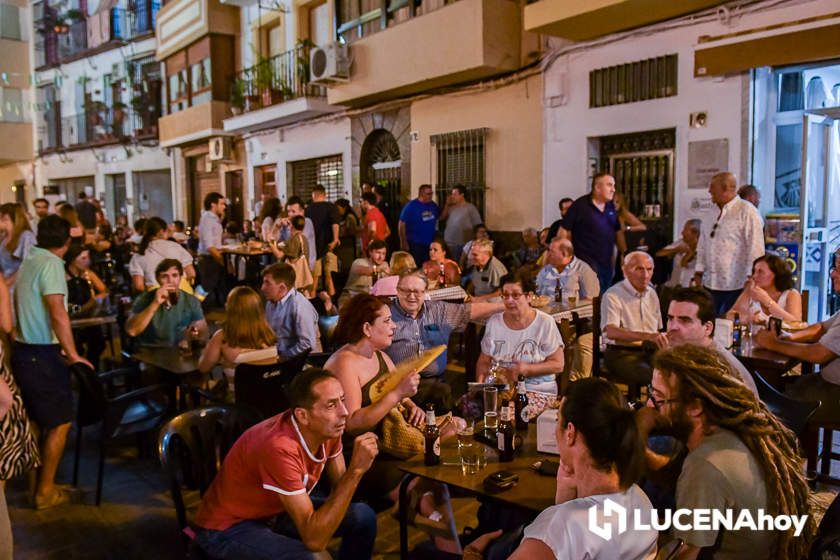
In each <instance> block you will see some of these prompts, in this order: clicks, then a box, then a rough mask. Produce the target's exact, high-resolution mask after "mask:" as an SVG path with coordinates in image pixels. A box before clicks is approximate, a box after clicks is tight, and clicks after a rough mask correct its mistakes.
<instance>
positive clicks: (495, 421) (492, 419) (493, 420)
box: [483, 387, 499, 431]
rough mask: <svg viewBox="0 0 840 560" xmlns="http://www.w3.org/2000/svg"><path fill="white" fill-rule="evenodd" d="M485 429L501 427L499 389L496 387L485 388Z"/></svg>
mask: <svg viewBox="0 0 840 560" xmlns="http://www.w3.org/2000/svg"><path fill="white" fill-rule="evenodd" d="M483 396H484V429H485V430H493V431H495V430H496V428H498V427H499V413H498V412H497V411H498V407H499V389H498V388H496V387H485V388H484V395H483Z"/></svg>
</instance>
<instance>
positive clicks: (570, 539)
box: [464, 378, 658, 560]
mask: <svg viewBox="0 0 840 560" xmlns="http://www.w3.org/2000/svg"><path fill="white" fill-rule="evenodd" d="M554 435H555V437H556V439H557V448H558V450H559V453H560V469H559V471H558V473H557V491H556V494H555V498H554V501H555V504H556V505H553V506H551V507H549V508H548V509H546V510H544V511H543V512H542V513H541V514H540V515H539V516H538V517H537V518H536V519H535V520H534V521H533V522H532V523H531V524H530V525H528V526H527V527H525V531H524V533H523V537H522V541H521V542H520V543H519V546H518V548H516V550H515V551H514V552H513V554H512V555H510V556H509V558H510V559H511V560H554V559H558V560H559V559H563V560H566V559H575V560H579V559H583V558H621V559H623V560H635V559H639V560H641V559H646V558H653V557H654V555H655V554H656V540H657V537H658V532H657V531H655V530H653V529H633V530H630V531H625V532H623V533H619V534H616V533H613V535H612V538H611V539H609V540H605V539H603V538H601V537H598V536H596V535H595V534H594V533H592V531H591V530H590V529H589V524H588V521H587V520H588V519H589V515H588V511H589V509H590V508H591V507H598V510H599V512H603V508H604V504H605V502H606V500H608V499H609V500H611V501H613V502H615V503H617V504H618V505H619V506H622V507H624V508H625V509H626V510H627V511H634V510H639V515H641V517H640V519H649V518H650V515H651V513H652V511H653V506H652V505H651V503H650V500H649V499H648V497H647V496H646V495H645V493H644V492H643V491H642V489H641V488H639V486H637V485H636V482H637V481H638V480H639V479H640V478H641V476H642V474H643V468H644V454H645V451H644V446H643V445H642V440H641V438H640V437H639V433H638V430H637V428H636V423H635V420H634V417H633V412H632V411H631V410H630V409H629V408H628V407H627V404H626V403H625V401H624V398H623V397H622V396H621V394H620V392H619V391H618V389H617V388H616V387H615V385H613V384H612V383H610V382H609V381H606V380H605V379H599V378H588V379H581V380H579V381H575V382H573V383H571V384H570V385H569V389H568V392H567V393H566V396H565V397H564V398H563V400H562V401H561V403H560V410H559V411H558V415H557V427H556V428H555V431H554ZM499 535H500V533H499V532H496V533H488V534H486V535H484V536H482V537H479V538H478V539H476V540H475V541H474V542H473V543H472V544H470V545H468V546H467V547H466V548H465V550H464V560H476V559H478V558H484V557H485V554H484V550H485V548H487V547H488V543H490V541H491V540H492V539H493V538H494V537H497V536H499ZM499 545H502V542H500V543H499V544H498V545H497V546H499ZM489 546H490V550H488V554H487V556H490V555H491V554H492V555H493V556H494V557H508V556H507V552H506V551H501V550H493V546H494V545H493V544H490V545H489ZM491 550H492V552H491Z"/></svg>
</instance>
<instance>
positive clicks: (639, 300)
mask: <svg viewBox="0 0 840 560" xmlns="http://www.w3.org/2000/svg"><path fill="white" fill-rule="evenodd" d="M621 270H622V271H623V272H624V280H622V281H621V282H619V283H618V284H616V285H614V286H613V287H611V288H610V289H609V290H607V291H606V292H604V297H603V298H602V299H601V334H602V336H603V337H604V341H605V342H606V343H607V349H606V351H605V352H604V365H605V366H606V369H607V372H606V377H608V378H610V379H612V380H614V381H618V382H619V383H626V384H627V385H628V387H629V388H630V392H629V393H630V394H629V396H630V398H638V397H639V389H640V387H641V385H647V384H648V383H650V380H651V375H652V373H653V371H652V369H651V365H650V364H651V358H652V355H653V352H655V351H656V350H657V349H658V348H665V347H666V346H668V337H667V336H666V335H665V333H662V332H659V331H660V330H662V312H661V311H660V308H659V296H657V295H656V290H654V289H653V287H652V286H651V285H650V279H651V278H652V277H653V257H651V256H650V255H649V254H647V253H644V252H642V251H633V252H631V253H628V254H627V256H626V257H624V264H623V266H622V267H621Z"/></svg>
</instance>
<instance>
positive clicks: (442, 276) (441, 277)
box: [438, 263, 446, 288]
mask: <svg viewBox="0 0 840 560" xmlns="http://www.w3.org/2000/svg"><path fill="white" fill-rule="evenodd" d="M445 287H446V267H445V266H444V264H443V263H440V271H439V273H438V288H445Z"/></svg>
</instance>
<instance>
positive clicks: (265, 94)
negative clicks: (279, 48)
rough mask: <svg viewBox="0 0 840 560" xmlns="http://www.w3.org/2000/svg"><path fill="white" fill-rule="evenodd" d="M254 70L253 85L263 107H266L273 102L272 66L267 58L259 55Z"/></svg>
mask: <svg viewBox="0 0 840 560" xmlns="http://www.w3.org/2000/svg"><path fill="white" fill-rule="evenodd" d="M255 70H256V76H255V77H254V85H255V86H256V87H257V91H259V94H260V96H262V104H263V107H268V106H270V105H272V104H273V103H274V99H273V95H274V94H273V90H274V68H272V66H271V61H270V60H269V59H267V58H262V57H261V58H260V61H259V62H258V63H257V66H256V68H255Z"/></svg>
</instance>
